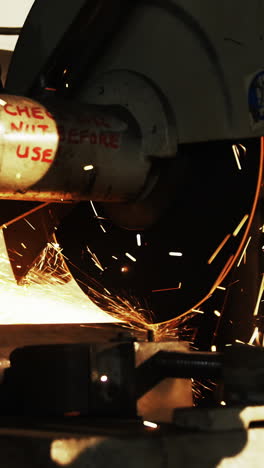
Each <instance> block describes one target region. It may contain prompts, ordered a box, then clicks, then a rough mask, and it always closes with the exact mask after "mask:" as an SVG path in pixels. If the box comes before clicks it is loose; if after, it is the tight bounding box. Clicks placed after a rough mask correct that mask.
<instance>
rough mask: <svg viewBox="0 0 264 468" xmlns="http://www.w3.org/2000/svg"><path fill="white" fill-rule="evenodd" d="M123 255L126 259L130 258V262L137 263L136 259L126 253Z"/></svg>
mask: <svg viewBox="0 0 264 468" xmlns="http://www.w3.org/2000/svg"><path fill="white" fill-rule="evenodd" d="M125 255H126V257H127V258H130V260H132V262H136V261H137V259H136V258H135V257H133V255H131V254H130V253H128V252H126V254H125Z"/></svg>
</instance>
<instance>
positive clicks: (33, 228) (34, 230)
mask: <svg viewBox="0 0 264 468" xmlns="http://www.w3.org/2000/svg"><path fill="white" fill-rule="evenodd" d="M23 219H24V221H25V222H26V223H27V224H28V225H29V226H30V227H31V228H32V229H33V230H34V231H36V228H35V227H34V226H32V224H31V223H30V222H29V221H28V220H27V219H26V218H23Z"/></svg>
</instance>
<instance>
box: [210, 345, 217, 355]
mask: <svg viewBox="0 0 264 468" xmlns="http://www.w3.org/2000/svg"><path fill="white" fill-rule="evenodd" d="M211 351H212V352H213V353H215V352H216V346H215V345H212V346H211Z"/></svg>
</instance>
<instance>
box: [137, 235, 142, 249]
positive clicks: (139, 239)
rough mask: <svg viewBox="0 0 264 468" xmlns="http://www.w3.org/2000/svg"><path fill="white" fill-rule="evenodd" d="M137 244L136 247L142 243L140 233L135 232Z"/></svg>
mask: <svg viewBox="0 0 264 468" xmlns="http://www.w3.org/2000/svg"><path fill="white" fill-rule="evenodd" d="M137 245H138V247H141V245H142V243H141V234H137Z"/></svg>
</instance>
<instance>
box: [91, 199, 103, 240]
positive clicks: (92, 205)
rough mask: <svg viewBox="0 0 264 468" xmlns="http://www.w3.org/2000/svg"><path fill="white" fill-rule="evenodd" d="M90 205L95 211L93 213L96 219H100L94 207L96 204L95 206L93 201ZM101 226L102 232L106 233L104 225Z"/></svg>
mask: <svg viewBox="0 0 264 468" xmlns="http://www.w3.org/2000/svg"><path fill="white" fill-rule="evenodd" d="M90 205H91V207H92V209H93V212H94V214H95V216H96V218H98V219H100V216H99V215H98V213H97V211H96V208H95V206H94V204H93V202H92V201H90ZM99 226H100V228H101V229H102V231H103V232H104V233H106V230H105V228H104V226H102V224H99Z"/></svg>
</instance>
